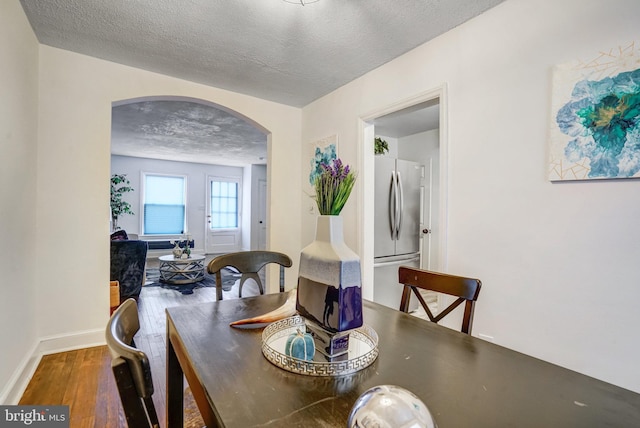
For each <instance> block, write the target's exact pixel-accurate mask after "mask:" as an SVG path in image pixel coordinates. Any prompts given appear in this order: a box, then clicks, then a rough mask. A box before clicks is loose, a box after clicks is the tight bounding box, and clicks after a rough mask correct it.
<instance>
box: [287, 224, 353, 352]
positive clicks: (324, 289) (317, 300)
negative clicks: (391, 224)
mask: <svg viewBox="0 0 640 428" xmlns="http://www.w3.org/2000/svg"><path fill="white" fill-rule="evenodd" d="M296 309H297V311H298V313H299V314H300V315H301V316H303V317H304V318H305V319H306V321H307V322H306V324H307V327H308V329H309V330H310V333H311V334H312V335H313V336H314V340H315V341H316V343H315V345H316V349H317V350H319V351H320V352H321V353H322V354H324V355H325V356H327V357H331V358H332V357H337V356H340V355H343V354H345V353H346V352H347V351H348V346H349V331H350V330H353V329H355V328H358V327H361V326H362V283H361V274H360V258H359V257H358V255H357V254H356V253H354V252H353V251H352V250H351V249H350V248H349V247H347V245H346V244H345V243H344V237H343V228H342V217H340V216H332V215H321V216H319V217H318V219H317V223H316V238H315V241H313V242H312V243H311V244H309V245H308V246H307V247H305V248H304V249H303V250H302V252H301V253H300V269H299V276H298V297H297V301H296Z"/></svg>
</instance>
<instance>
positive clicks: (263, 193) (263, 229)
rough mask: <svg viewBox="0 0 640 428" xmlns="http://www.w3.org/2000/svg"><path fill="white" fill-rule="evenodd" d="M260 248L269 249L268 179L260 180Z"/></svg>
mask: <svg viewBox="0 0 640 428" xmlns="http://www.w3.org/2000/svg"><path fill="white" fill-rule="evenodd" d="M258 191H259V192H260V194H259V195H258V198H259V202H258V204H259V206H258V212H259V219H258V250H266V249H267V181H266V180H258Z"/></svg>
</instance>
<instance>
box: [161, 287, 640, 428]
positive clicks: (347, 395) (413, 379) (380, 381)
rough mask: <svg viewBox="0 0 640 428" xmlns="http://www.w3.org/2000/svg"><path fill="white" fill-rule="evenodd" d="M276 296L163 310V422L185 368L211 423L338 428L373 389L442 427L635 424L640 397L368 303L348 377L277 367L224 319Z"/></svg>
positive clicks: (255, 334)
mask: <svg viewBox="0 0 640 428" xmlns="http://www.w3.org/2000/svg"><path fill="white" fill-rule="evenodd" d="M285 298H286V295H285V294H282V293H281V294H271V295H265V296H259V297H252V298H244V299H235V300H225V301H220V302H212V303H205V304H200V305H196V306H181V307H175V308H169V309H167V336H168V340H167V347H168V350H167V351H168V352H167V400H168V402H167V424H168V426H169V427H178V426H179V427H182V411H183V404H182V389H183V377H182V375H183V373H184V375H185V376H186V378H187V381H188V383H189V386H190V387H191V390H192V392H193V394H194V396H195V398H196V402H197V403H198V406H199V408H200V410H201V413H202V414H203V418H204V420H205V423H206V425H207V426H208V427H209V428H211V427H216V426H224V427H238V428H248V427H257V426H261V427H307V428H308V427H340V428H343V427H345V426H346V423H347V418H348V415H349V412H350V410H351V407H352V406H353V404H354V403H355V401H356V399H357V398H358V397H359V396H360V394H362V393H363V392H364V391H366V390H367V389H369V388H371V387H373V386H376V385H398V386H401V387H403V388H406V389H408V390H410V391H412V392H413V393H414V394H416V395H417V396H418V397H420V398H421V399H422V401H423V402H424V403H425V404H426V405H427V407H428V408H429V410H430V411H431V413H432V415H433V416H434V419H435V420H436V423H437V424H438V426H439V427H440V428H446V427H454V428H461V427H472V426H473V427H492V428H494V427H536V428H539V427H543V426H544V427H632V426H634V427H635V426H640V394H637V393H634V392H632V391H629V390H626V389H622V388H619V387H617V386H614V385H611V384H608V383H605V382H602V381H599V380H596V379H594V378H591V377H588V376H585V375H582V374H579V373H576V372H574V371H571V370H567V369H565V368H562V367H559V366H556V365H553V364H550V363H547V362H544V361H542V360H539V359H536V358H532V357H530V356H527V355H524V354H521V353H518V352H515V351H512V350H510V349H507V348H504V347H501V346H498V345H495V344H493V343H489V342H486V341H483V340H481V339H477V338H475V337H470V336H468V335H466V334H462V333H459V332H457V331H453V330H451V329H448V328H446V327H442V326H438V325H436V324H433V323H430V322H428V321H424V320H422V319H418V318H416V317H413V316H411V315H407V314H404V313H402V312H399V311H395V310H392V309H389V308H387V307H384V306H381V305H379V304H376V303H373V302H368V301H365V303H364V320H365V323H366V324H368V325H370V326H371V327H373V329H374V330H376V332H377V333H378V336H379V346H378V347H379V351H380V354H379V356H378V358H377V360H376V361H375V362H374V363H373V364H372V365H371V366H369V367H367V368H366V369H364V370H361V371H359V372H357V373H356V374H353V375H350V376H346V377H312V376H305V375H300V374H294V373H290V372H287V371H284V370H282V369H280V368H278V367H276V366H275V365H273V364H271V363H270V362H269V361H267V360H266V359H265V358H264V356H263V355H262V353H261V350H260V349H261V348H260V347H261V334H262V331H263V330H262V329H253V330H241V329H235V328H232V327H229V323H230V322H231V321H235V320H238V319H241V318H246V317H249V316H255V315H259V314H262V313H265V312H267V311H269V310H272V309H274V308H276V307H278V306H280V305H281V304H282V303H283V302H284V300H285ZM613 363H614V362H612V364H613Z"/></svg>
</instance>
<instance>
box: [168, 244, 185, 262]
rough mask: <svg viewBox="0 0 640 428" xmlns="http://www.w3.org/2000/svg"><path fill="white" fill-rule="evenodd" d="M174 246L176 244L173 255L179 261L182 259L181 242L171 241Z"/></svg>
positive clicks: (172, 251)
mask: <svg viewBox="0 0 640 428" xmlns="http://www.w3.org/2000/svg"><path fill="white" fill-rule="evenodd" d="M169 242H171V243H172V244H174V247H173V250H171V253H172V254H173V257H174V258H176V259H179V258H180V257H182V248H180V241H177V240H176V241H169Z"/></svg>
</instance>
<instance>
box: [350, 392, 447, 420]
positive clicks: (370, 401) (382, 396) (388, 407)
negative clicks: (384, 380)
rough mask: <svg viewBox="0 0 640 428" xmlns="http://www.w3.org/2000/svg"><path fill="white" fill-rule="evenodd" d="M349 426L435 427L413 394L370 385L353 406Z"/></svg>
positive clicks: (426, 409)
mask: <svg viewBox="0 0 640 428" xmlns="http://www.w3.org/2000/svg"><path fill="white" fill-rule="evenodd" d="M347 426H348V427H349V428H378V427H411V428H436V427H437V425H436V422H435V421H434V420H433V416H431V412H430V411H429V409H428V408H427V406H426V405H425V404H424V403H423V402H422V400H420V399H419V398H418V397H417V396H416V395H415V394H414V393H412V392H411V391H408V390H406V389H404V388H401V387H399V386H395V385H380V386H374V387H373V388H370V389H368V390H366V391H365V392H364V393H363V394H362V395H361V396H360V397H359V398H358V399H357V400H356V403H355V404H354V405H353V408H352V409H351V413H350V414H349V421H348V424H347Z"/></svg>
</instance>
